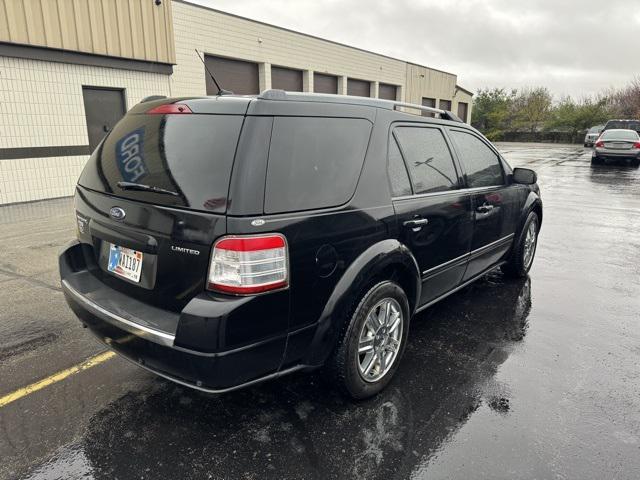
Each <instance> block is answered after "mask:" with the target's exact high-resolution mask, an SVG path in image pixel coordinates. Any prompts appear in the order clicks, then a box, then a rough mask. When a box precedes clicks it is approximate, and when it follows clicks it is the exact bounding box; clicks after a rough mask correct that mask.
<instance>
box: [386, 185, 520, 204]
mask: <svg viewBox="0 0 640 480" xmlns="http://www.w3.org/2000/svg"><path fill="white" fill-rule="evenodd" d="M508 186H509V185H508V184H506V183H505V184H503V185H491V186H489V187H474V188H456V189H455V190H444V191H442V192H430V193H416V194H415V195H401V196H400V197H391V200H392V201H393V200H411V199H415V198H428V197H443V196H446V195H453V194H458V195H466V194H470V193H482V192H490V191H492V190H495V189H497V188H506V187H508Z"/></svg>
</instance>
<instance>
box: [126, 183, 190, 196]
mask: <svg viewBox="0 0 640 480" xmlns="http://www.w3.org/2000/svg"><path fill="white" fill-rule="evenodd" d="M116 185H118V187H120V188H121V189H122V190H140V191H142V192H153V193H161V194H163V195H173V196H174V197H179V196H180V194H179V193H178V192H174V191H172V190H165V189H164V188H160V187H154V186H152V185H145V184H144V183H133V182H118V183H117V184H116Z"/></svg>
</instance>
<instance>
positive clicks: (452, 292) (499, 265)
mask: <svg viewBox="0 0 640 480" xmlns="http://www.w3.org/2000/svg"><path fill="white" fill-rule="evenodd" d="M505 263H506V262H500V263H497V264H495V265H492V266H491V267H489V268H487V269H486V270H484V271H482V272H480V273H479V274H478V275H476V276H475V277H471V278H470V279H469V280H467V281H466V282H464V283H461V284H460V285H458V286H457V287H456V288H454V289H453V290H450V291H448V292H446V293H444V294H442V295H440V296H439V297H438V298H435V299H433V300H431V301H430V302H428V303H425V304H424V305H422V306H420V307H418V308H416V311H415V313H419V312H421V311H423V310H424V309H425V308H429V307H430V306H431V305H433V304H434V303H438V302H439V301H440V300H444V299H445V298H447V297H448V296H449V295H453V294H454V293H456V292H458V291H460V290H462V289H463V288H464V287H466V286H467V285H469V284H471V283H473V282H475V281H476V280H478V279H479V278H480V277H483V276H484V275H486V274H487V273H489V272H492V271H493V270H496V269H498V268H500V267H501V266H502V265H504V264H505Z"/></svg>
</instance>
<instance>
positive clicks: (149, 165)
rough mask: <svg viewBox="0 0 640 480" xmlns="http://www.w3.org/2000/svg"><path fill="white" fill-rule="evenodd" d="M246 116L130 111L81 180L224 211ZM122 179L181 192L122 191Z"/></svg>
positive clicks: (134, 194)
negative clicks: (140, 113)
mask: <svg viewBox="0 0 640 480" xmlns="http://www.w3.org/2000/svg"><path fill="white" fill-rule="evenodd" d="M242 119H243V117H242V116H233V115H224V116H222V115H135V114H134V115H127V116H126V117H124V118H123V119H122V120H121V121H120V122H118V124H117V125H116V126H115V127H114V128H113V130H112V131H111V132H110V133H109V135H108V136H107V138H106V139H105V141H104V142H103V143H102V145H101V146H100V147H98V149H97V150H96V151H95V152H94V154H93V155H92V156H91V158H90V160H89V162H88V163H87V165H86V167H85V169H84V171H83V172H82V175H81V177H80V180H79V181H78V183H79V184H80V185H83V186H85V187H87V188H91V189H93V190H97V191H100V192H108V193H112V194H114V195H117V196H119V197H125V198H130V199H134V200H141V201H145V202H150V203H155V204H159V205H171V206H180V207H189V208H193V209H196V210H211V211H214V212H225V211H226V207H227V195H228V190H229V177H230V175H231V166H232V164H233V156H234V154H235V149H236V144H237V142H238V136H239V134H240V128H241V127H242ZM120 181H125V182H134V183H142V184H145V185H150V186H154V187H160V188H163V189H165V190H169V191H171V192H175V193H176V194H177V195H162V194H158V193H153V192H142V191H136V190H122V189H121V188H120V187H118V186H117V183H118V182H120Z"/></svg>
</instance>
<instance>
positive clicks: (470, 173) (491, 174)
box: [450, 130, 504, 188]
mask: <svg viewBox="0 0 640 480" xmlns="http://www.w3.org/2000/svg"><path fill="white" fill-rule="evenodd" d="M450 133H451V138H453V142H454V143H455V146H456V149H457V151H458V155H459V156H460V161H461V162H462V164H463V165H464V168H465V170H466V172H467V185H468V186H469V188H477V187H490V186H492V185H502V184H504V175H503V173H502V166H501V165H500V159H499V158H498V155H496V154H495V152H494V151H493V150H491V149H490V148H489V147H488V146H487V145H486V144H485V143H484V142H483V141H482V140H480V139H479V138H478V137H476V136H475V135H472V134H470V133H467V132H461V131H459V130H451V131H450Z"/></svg>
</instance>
